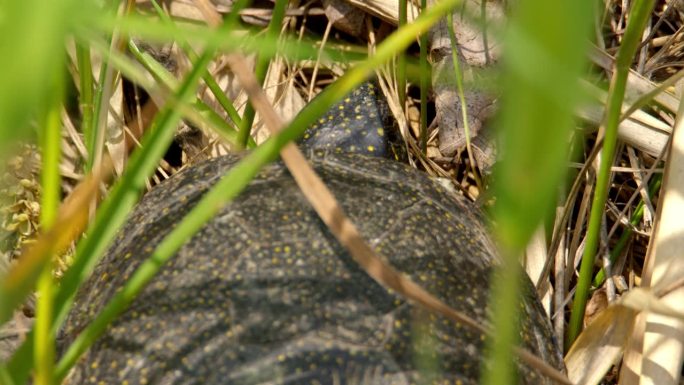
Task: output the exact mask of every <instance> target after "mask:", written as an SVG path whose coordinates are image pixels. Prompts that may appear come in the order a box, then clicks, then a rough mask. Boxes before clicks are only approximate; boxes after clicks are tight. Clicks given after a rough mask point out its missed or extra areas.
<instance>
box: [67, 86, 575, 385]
mask: <svg viewBox="0 0 684 385" xmlns="http://www.w3.org/2000/svg"><path fill="white" fill-rule="evenodd" d="M379 94H380V93H379V92H378V91H377V87H376V86H374V85H373V83H365V84H364V85H362V86H360V87H359V88H357V89H355V90H354V91H353V92H352V93H351V94H350V95H348V96H347V97H345V98H344V99H343V100H342V101H340V102H339V103H338V104H336V105H334V106H333V107H332V108H331V109H330V112H329V113H328V114H326V115H324V116H323V117H322V118H321V119H320V120H319V121H318V122H317V123H316V124H315V125H313V126H312V127H310V128H309V129H308V130H307V131H306V133H305V135H304V138H303V139H302V140H301V141H300V145H301V146H302V149H303V151H304V152H305V153H306V154H307V158H308V161H309V162H310V163H311V165H312V167H313V168H314V170H315V171H316V172H317V173H318V175H320V177H321V178H322V179H323V181H324V182H325V183H326V185H327V186H328V187H329V188H330V190H331V191H332V192H333V194H334V195H335V198H336V199H337V200H338V201H339V203H340V205H341V206H342V208H343V209H344V211H345V212H346V213H347V215H348V216H349V217H350V218H351V220H352V221H353V222H354V223H355V224H356V225H357V226H358V228H359V230H360V232H361V234H362V235H363V237H364V238H365V240H366V241H367V242H368V243H369V245H370V246H371V247H372V248H373V249H374V250H375V251H376V252H377V253H378V254H379V255H381V256H382V257H383V258H385V259H386V261H387V262H388V263H389V264H391V265H392V266H393V267H394V268H395V269H397V270H398V271H400V272H403V273H404V274H406V275H407V276H408V277H410V278H411V279H412V280H414V281H415V282H417V283H418V284H420V285H421V286H423V287H424V288H425V289H426V290H428V291H429V292H430V293H431V294H433V295H435V296H437V297H438V298H439V299H441V300H442V301H444V302H446V303H447V304H448V305H450V306H451V307H453V308H455V309H458V310H459V311H461V312H464V313H465V314H467V315H469V316H470V317H472V318H474V319H476V320H478V321H479V322H482V323H485V322H486V320H487V317H488V315H489V311H488V308H487V301H488V288H489V285H490V281H491V280H492V279H493V278H492V271H493V270H494V268H495V266H496V265H497V263H498V256H497V251H496V247H495V246H494V244H493V242H492V240H491V238H490V236H489V234H488V226H487V223H486V221H485V219H484V216H483V214H482V213H481V212H480V211H479V210H478V209H477V208H475V207H474V206H473V205H472V204H471V203H470V202H468V201H466V200H465V198H463V197H462V196H460V195H458V194H457V193H455V192H453V191H450V190H448V189H446V188H445V187H443V186H442V185H440V184H439V183H437V182H435V181H433V180H432V179H430V178H429V177H428V176H427V175H426V174H425V173H423V172H421V171H418V170H416V169H414V168H411V167H409V166H408V165H406V164H404V163H402V162H398V161H396V160H395V159H392V158H393V157H394V155H393V152H392V151H391V148H392V147H391V145H390V144H389V140H388V136H389V134H388V132H389V131H390V130H391V127H389V126H387V124H386V122H385V120H384V119H383V111H384V110H385V107H383V101H382V98H381V96H380V95H379ZM241 158H242V155H240V154H232V155H227V156H224V157H220V158H214V159H210V160H207V161H203V162H202V163H200V164H197V165H194V166H192V167H189V168H187V169H185V170H182V171H181V172H179V173H177V174H176V175H174V176H172V177H171V178H169V179H168V180H166V181H164V182H162V183H161V184H160V185H158V186H156V187H155V188H153V189H152V191H151V192H149V193H147V194H146V195H145V196H144V197H143V198H142V200H141V202H140V203H139V205H138V206H137V207H136V208H135V209H134V211H133V213H132V214H131V216H130V218H129V219H128V221H127V223H126V224H125V225H124V226H123V227H122V229H121V230H120V232H119V233H118V235H117V237H116V240H115V242H114V243H113V245H112V246H111V247H110V248H109V249H108V251H107V252H106V253H105V255H104V257H103V259H102V260H101V262H100V263H99V264H98V266H97V267H96V268H95V270H94V272H93V274H92V275H91V276H90V278H89V279H88V280H87V281H86V282H85V284H84V285H83V287H82V288H81V290H80V291H79V293H78V295H77V298H76V301H75V305H74V307H73V308H72V310H71V312H70V314H69V316H68V318H67V322H66V325H65V328H64V336H65V338H64V344H66V345H68V343H69V342H70V341H72V340H73V338H75V336H76V335H77V333H78V332H79V331H80V330H82V329H83V328H84V327H85V325H87V323H88V322H89V321H90V320H92V318H93V317H94V315H95V314H97V312H98V311H99V310H101V309H102V308H103V306H104V304H105V303H106V302H107V301H108V300H109V299H110V298H111V297H112V295H113V294H114V293H115V292H116V291H117V289H118V288H119V287H121V285H122V284H123V283H124V282H125V281H126V280H127V279H128V278H129V277H130V276H131V275H132V273H133V272H134V271H135V269H136V268H137V267H138V266H140V264H141V262H142V261H144V260H145V259H146V258H147V257H149V256H150V254H151V253H152V251H153V250H154V248H155V246H156V245H157V244H158V243H159V242H160V241H161V240H162V239H163V238H164V237H165V236H166V235H167V234H168V233H169V232H170V229H171V228H173V226H174V224H175V223H178V221H179V220H180V219H181V218H182V217H183V216H184V215H185V214H187V213H188V211H189V210H190V209H191V208H192V207H193V206H194V204H195V203H196V202H197V201H198V200H199V199H200V198H201V197H202V195H203V194H204V193H205V192H206V191H207V190H208V189H209V188H211V186H212V185H213V184H214V183H216V182H217V181H218V179H219V178H220V177H221V176H222V175H224V174H225V173H226V171H227V170H229V169H230V168H231V167H232V166H233V165H234V164H235V163H236V162H238V161H239V160H240V159H241ZM522 279H523V280H524V281H525V282H524V285H523V286H524V288H525V290H524V291H523V294H522V296H521V299H520V313H521V325H522V326H521V338H520V341H521V345H522V347H524V348H526V349H528V350H529V351H531V352H532V353H534V354H536V355H537V356H539V357H541V358H542V359H543V360H545V361H546V362H547V363H549V364H550V365H552V366H553V367H555V368H557V369H558V370H563V361H562V355H561V352H560V350H559V348H558V345H557V343H556V341H555V339H554V337H553V333H552V331H551V327H550V322H549V320H548V317H547V316H546V313H545V312H544V309H543V308H542V306H541V304H540V302H539V300H538V298H537V296H536V295H535V291H534V288H533V286H532V284H531V282H530V281H529V279H528V278H527V277H524V278H522ZM484 339H485V336H484V335H483V334H482V333H481V332H479V331H477V330H472V329H470V328H468V327H466V326H463V325H461V324H459V323H457V322H454V321H451V320H449V319H446V318H444V317H442V316H439V315H435V314H433V313H430V312H429V311H426V310H424V309H422V308H420V307H418V306H417V305H415V304H413V303H411V302H409V301H407V300H406V299H405V298H403V297H402V296H401V295H399V294H398V293H396V292H394V291H392V290H391V289H387V288H385V287H383V286H381V285H380V284H378V283H377V282H376V281H374V280H373V279H372V278H371V277H370V276H369V275H368V274H367V273H366V272H365V271H364V270H363V269H362V268H361V267H359V266H358V265H357V264H356V263H355V262H354V260H353V259H352V257H351V256H350V255H349V254H348V252H347V251H346V250H345V249H344V248H343V247H342V246H341V245H340V244H339V243H338V242H337V240H336V239H335V238H334V237H333V235H332V234H331V233H330V231H329V230H328V229H327V228H326V226H325V225H324V224H323V223H322V221H321V220H320V219H319V218H318V217H317V215H316V214H315V212H314V211H313V209H312V208H310V206H309V204H308V203H307V201H306V200H305V198H304V197H303V195H302V193H301V191H300V189H299V187H297V185H296V183H295V182H294V180H293V178H292V177H291V175H290V174H289V172H288V171H287V169H286V168H285V167H284V165H283V164H282V163H281V162H275V163H272V164H270V165H269V166H266V167H265V168H264V169H263V170H262V171H261V172H260V173H259V174H258V175H257V176H256V178H255V179H254V180H253V181H252V182H251V183H250V184H249V186H248V187H247V188H246V189H245V190H244V191H243V192H242V193H241V194H240V195H239V197H238V198H236V199H235V200H234V201H233V202H231V203H230V204H228V205H227V206H226V207H224V208H223V209H222V210H220V212H219V213H218V214H217V215H216V216H215V217H214V218H213V219H212V220H211V221H210V222H208V223H207V224H206V225H205V226H204V227H203V228H202V229H201V230H200V231H199V232H198V233H197V234H195V235H194V236H193V237H192V238H191V239H189V240H188V241H187V243H186V244H185V245H184V246H183V247H182V248H181V249H180V250H179V251H178V253H177V254H176V255H175V256H174V257H173V258H172V259H171V260H169V261H168V262H167V263H166V264H165V265H164V266H163V268H162V269H161V271H160V273H159V274H158V275H157V276H156V277H155V278H154V279H153V280H152V281H151V282H150V283H149V285H148V286H147V287H146V288H145V289H144V290H143V291H142V293H141V295H140V296H139V297H137V298H136V299H135V300H134V302H133V303H132V304H131V306H130V307H129V308H128V309H127V310H126V311H125V312H124V313H123V314H122V315H121V316H120V317H119V318H118V319H117V320H116V321H114V323H113V324H112V325H110V326H109V327H108V329H107V331H106V332H105V334H104V335H103V336H102V337H101V338H99V339H98V340H97V342H95V343H94V345H93V346H92V347H90V349H89V350H88V351H87V352H86V353H85V354H84V356H83V357H82V358H81V359H80V360H79V361H78V363H77V364H76V366H75V368H74V369H72V371H71V373H70V374H69V376H68V378H67V381H66V382H67V383H68V384H130V385H134V384H159V385H170V384H174V385H175V384H209V385H219V384H239V385H248V384H250V385H251V384H288V385H290V384H423V383H429V384H432V383H439V384H447V383H448V384H477V383H478V378H479V373H480V371H481V368H482V366H483V365H486V364H487V363H486V362H485V360H484V359H483V356H484V355H483V346H484ZM518 367H519V371H520V373H521V376H520V380H519V382H520V383H521V384H549V383H551V382H550V380H548V379H546V378H545V377H543V376H542V375H541V374H540V373H538V372H537V371H536V370H535V369H531V368H529V367H527V366H526V365H523V364H521V363H518Z"/></svg>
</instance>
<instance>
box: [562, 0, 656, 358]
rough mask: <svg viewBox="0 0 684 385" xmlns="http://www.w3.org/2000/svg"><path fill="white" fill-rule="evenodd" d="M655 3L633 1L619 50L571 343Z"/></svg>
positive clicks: (568, 340) (570, 330)
mask: <svg viewBox="0 0 684 385" xmlns="http://www.w3.org/2000/svg"><path fill="white" fill-rule="evenodd" d="M653 3H654V2H653V0H636V1H634V2H633V3H632V11H631V12H630V18H629V21H628V23H627V28H626V30H625V34H624V36H623V40H622V44H621V45H620V49H619V51H618V54H617V58H616V62H615V67H616V68H615V72H614V74H613V79H612V81H611V84H610V89H609V91H608V106H607V110H606V113H607V115H606V122H605V136H604V139H603V151H602V153H601V165H600V168H599V172H598V176H597V178H596V190H595V191H594V198H593V200H592V205H591V213H590V215H589V226H588V228H587V238H586V241H585V246H584V254H583V255H582V264H581V266H580V274H579V279H578V282H577V288H576V290H575V298H574V301H573V304H572V312H571V313H570V323H569V325H568V334H567V338H566V343H567V346H570V345H571V344H572V342H574V341H575V339H576V338H577V335H578V334H579V333H580V331H581V330H582V321H583V319H584V309H585V307H586V304H587V299H588V296H589V288H590V286H591V281H592V275H593V270H594V261H595V259H596V250H597V248H598V243H599V237H600V231H601V220H602V217H603V210H604V206H605V204H606V198H607V196H608V184H609V182H610V169H611V166H612V164H613V158H614V156H615V147H616V144H617V128H618V123H619V121H620V113H621V107H622V101H623V100H624V97H625V87H626V84H627V76H628V75H629V66H630V64H631V63H632V59H633V58H634V55H635V53H636V50H637V48H638V47H639V44H640V43H641V36H642V32H643V31H644V28H645V27H646V23H647V22H648V20H649V17H650V15H651V10H652V9H653Z"/></svg>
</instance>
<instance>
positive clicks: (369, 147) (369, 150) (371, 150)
mask: <svg viewBox="0 0 684 385" xmlns="http://www.w3.org/2000/svg"><path fill="white" fill-rule="evenodd" d="M367 148H368V152H373V151H375V147H373V146H368V147H367Z"/></svg>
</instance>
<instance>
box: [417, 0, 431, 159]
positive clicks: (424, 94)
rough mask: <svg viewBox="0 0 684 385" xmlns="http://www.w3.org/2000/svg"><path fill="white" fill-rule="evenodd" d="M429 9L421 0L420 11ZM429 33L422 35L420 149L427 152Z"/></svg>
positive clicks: (424, 0)
mask: <svg viewBox="0 0 684 385" xmlns="http://www.w3.org/2000/svg"><path fill="white" fill-rule="evenodd" d="M426 10H427V0H420V12H421V13H423V12H425V11H426ZM427 56H428V35H427V33H423V34H422V35H420V138H418V139H419V140H418V141H419V143H420V151H422V152H423V155H426V154H427V139H428V138H427V137H428V132H427V129H428V121H427V117H428V111H427V99H428V93H429V91H430V63H429V62H428V57H427Z"/></svg>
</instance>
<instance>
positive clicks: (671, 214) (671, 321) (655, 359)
mask: <svg viewBox="0 0 684 385" xmlns="http://www.w3.org/2000/svg"><path fill="white" fill-rule="evenodd" d="M682 114H684V103H681V102H680V104H679V109H678V111H677V122H676V123H675V129H674V133H673V137H672V145H671V147H670V151H669V156H668V158H669V159H668V161H667V166H666V168H665V177H664V182H663V190H662V193H661V194H662V195H661V205H660V207H659V208H658V209H659V210H658V218H659V222H658V223H657V225H656V229H655V231H654V237H653V239H652V240H651V244H650V245H649V250H648V254H647V259H646V264H645V268H644V275H643V283H642V287H643V288H650V291H648V292H647V291H646V290H644V293H637V294H636V295H635V296H634V297H635V299H638V301H637V305H640V306H641V305H648V306H649V310H651V311H652V312H657V313H659V314H652V313H651V314H640V315H639V317H638V319H637V322H636V323H635V328H634V331H633V332H632V335H631V339H630V343H629V345H628V350H627V351H626V352H625V362H624V365H623V366H622V371H621V373H620V384H633V383H638V384H641V385H650V384H654V385H655V384H658V385H674V384H678V383H679V378H680V377H681V367H682V354H683V353H684V318H682V314H681V313H682V312H681V311H680V310H678V309H680V308H681V304H682V303H684V288H683V287H682V286H681V285H679V286H677V287H676V288H672V285H674V284H676V283H677V282H679V281H680V280H681V277H682V276H684V259H683V258H682V257H681V251H682V248H683V247H684V239H683V238H682V234H684V225H683V223H682V220H681V213H682V212H684V199H682V191H683V189H684V132H682V129H684V127H683V126H682ZM662 291H667V294H666V295H665V296H664V297H662V298H661V299H657V300H656V299H655V298H654V297H655V296H654V295H653V293H659V292H662ZM641 294H643V296H642V297H641V298H640V297H637V296H639V295H641ZM649 296H650V297H653V298H650V297H649ZM663 314H664V315H667V316H663Z"/></svg>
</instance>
